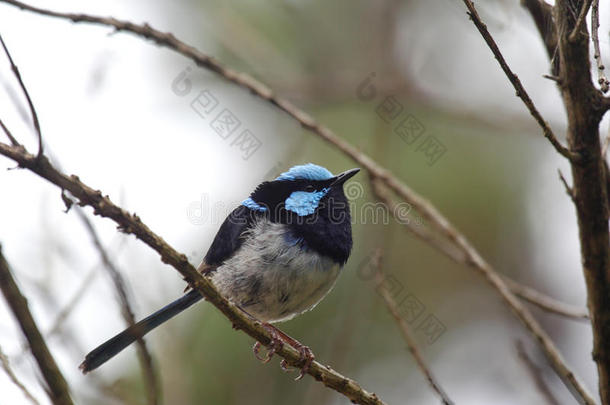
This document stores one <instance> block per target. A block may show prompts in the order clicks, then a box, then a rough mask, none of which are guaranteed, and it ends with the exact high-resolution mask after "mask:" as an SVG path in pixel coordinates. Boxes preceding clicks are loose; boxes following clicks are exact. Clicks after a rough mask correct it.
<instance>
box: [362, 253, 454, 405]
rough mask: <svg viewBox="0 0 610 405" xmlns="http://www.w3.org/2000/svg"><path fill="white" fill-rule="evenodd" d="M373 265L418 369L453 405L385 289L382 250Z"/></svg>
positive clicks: (391, 312)
mask: <svg viewBox="0 0 610 405" xmlns="http://www.w3.org/2000/svg"><path fill="white" fill-rule="evenodd" d="M372 265H373V267H374V268H375V283H376V286H377V287H378V291H379V292H380V293H381V297H382V298H383V300H384V301H385V304H386V307H387V308H388V311H389V312H390V314H391V315H392V317H393V318H394V321H395V322H396V324H397V325H398V328H399V329H400V332H401V333H402V337H403V339H404V340H405V342H406V343H407V347H408V348H409V352H411V355H412V356H413V358H414V359H415V363H416V364H417V367H418V368H419V370H420V371H421V373H422V374H423V375H424V377H425V378H426V381H427V382H428V385H430V388H432V390H433V391H434V392H435V393H436V395H437V396H438V397H439V398H440V400H441V402H442V403H443V404H444V405H453V401H452V400H451V399H450V398H449V396H448V395H447V394H446V393H445V391H444V390H443V388H442V387H441V385H440V384H439V382H438V381H437V379H436V378H435V377H434V375H433V374H432V371H430V368H429V367H428V365H427V364H426V361H425V360H424V356H423V354H422V353H421V351H420V350H419V348H418V346H417V342H416V341H415V338H414V337H413V335H412V334H411V328H410V327H409V325H408V324H407V322H406V321H405V320H404V318H403V317H402V316H400V311H399V310H398V305H397V304H396V301H394V298H392V296H391V295H390V292H389V290H388V289H387V288H383V282H384V280H385V278H384V275H383V271H382V270H381V250H379V249H377V251H376V252H375V254H374V256H373V258H372Z"/></svg>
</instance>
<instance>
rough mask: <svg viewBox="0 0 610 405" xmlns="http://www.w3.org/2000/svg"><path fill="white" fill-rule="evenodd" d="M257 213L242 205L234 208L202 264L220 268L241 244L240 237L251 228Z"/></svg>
mask: <svg viewBox="0 0 610 405" xmlns="http://www.w3.org/2000/svg"><path fill="white" fill-rule="evenodd" d="M256 215H257V213H256V212H255V211H253V210H251V209H249V208H247V207H245V206H243V205H240V206H239V207H237V208H235V209H234V210H233V212H231V213H230V214H229V216H227V218H226V219H225V221H224V222H223V223H222V225H221V226H220V229H219V230H218V233H217V234H216V236H215V237H214V241H213V242H212V245H211V246H210V249H209V250H208V253H207V254H206V255H205V257H204V259H203V262H204V263H205V264H206V265H207V266H212V267H217V266H220V265H221V264H222V263H223V262H224V261H225V260H227V259H228V258H229V257H231V256H232V255H233V253H234V252H235V251H236V250H237V249H239V247H240V246H241V244H242V243H243V241H244V240H243V238H242V235H243V233H244V232H245V231H247V230H248V229H250V228H251V227H252V224H253V223H254V220H255V218H256Z"/></svg>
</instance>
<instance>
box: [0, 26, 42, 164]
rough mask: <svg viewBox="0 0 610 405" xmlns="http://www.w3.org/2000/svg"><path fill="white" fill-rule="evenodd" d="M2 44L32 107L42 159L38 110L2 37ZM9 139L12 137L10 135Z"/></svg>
mask: <svg viewBox="0 0 610 405" xmlns="http://www.w3.org/2000/svg"><path fill="white" fill-rule="evenodd" d="M0 43H1V44H2V48H4V53H5V54H6V57H7V58H8V61H9V63H10V64H11V70H12V71H13V74H14V75H15V77H16V78H17V81H18V82H19V86H20V87H21V90H22V91H23V95H24V96H25V98H26V100H27V102H28V106H29V107H30V113H31V114H32V122H33V124H34V129H35V130H36V136H38V157H40V156H42V153H43V149H42V132H41V131H40V122H39V121H38V114H37V113H36V108H35V107H34V103H33V102H32V98H31V97H30V93H29V92H28V89H27V87H25V83H23V79H22V78H21V73H20V72H19V68H18V67H17V65H16V64H15V62H14V61H13V58H12V57H11V53H10V52H9V50H8V48H7V47H6V44H5V43H4V40H3V39H2V35H0ZM2 127H3V128H4V124H3V125H2ZM5 132H6V131H5ZM9 133H10V132H7V135H8V134H9ZM9 137H10V135H9ZM13 139H14V138H12V139H11V142H13ZM15 142H16V141H15ZM13 144H14V143H13Z"/></svg>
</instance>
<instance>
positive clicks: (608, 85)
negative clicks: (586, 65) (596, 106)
mask: <svg viewBox="0 0 610 405" xmlns="http://www.w3.org/2000/svg"><path fill="white" fill-rule="evenodd" d="M598 31H599V0H593V7H592V9H591V37H592V38H593V58H594V59H595V63H596V65H597V83H598V84H599V87H600V89H601V91H602V93H606V92H607V91H608V89H610V81H608V78H607V77H606V75H605V74H604V69H605V66H604V62H603V61H602V54H601V52H600V50H599V34H598Z"/></svg>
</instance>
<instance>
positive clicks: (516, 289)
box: [371, 180, 589, 321]
mask: <svg viewBox="0 0 610 405" xmlns="http://www.w3.org/2000/svg"><path fill="white" fill-rule="evenodd" d="M371 185H372V191H373V195H374V196H375V198H377V199H378V200H380V201H381V202H383V204H384V205H385V206H386V207H387V209H388V211H390V212H391V213H392V215H394V214H395V213H396V212H397V209H398V205H397V204H396V202H395V201H394V200H393V199H392V197H391V196H390V194H389V193H388V191H387V189H385V188H384V187H383V186H382V185H381V184H380V183H379V180H371ZM396 219H397V221H398V222H399V223H401V224H403V225H405V227H406V228H407V229H408V230H409V231H410V232H412V233H413V234H415V236H417V237H418V238H420V239H422V240H423V241H425V242H427V243H428V244H429V245H430V246H432V247H433V248H435V249H437V250H438V251H440V252H441V253H443V254H445V255H447V256H448V257H449V258H451V259H452V260H454V261H456V262H458V263H460V264H469V263H468V262H467V261H466V256H465V255H464V253H463V251H461V250H458V249H457V248H456V246H455V245H454V244H450V243H448V242H447V241H446V240H444V239H441V238H438V237H436V235H433V234H432V232H430V231H429V230H427V229H426V228H424V227H422V226H417V225H413V224H412V223H411V222H410V221H405V219H404V218H396ZM502 279H503V280H504V282H505V283H506V285H507V286H508V288H510V290H511V291H512V292H513V294H515V295H516V296H518V297H520V298H521V299H523V300H525V301H527V302H529V303H530V304H533V305H536V306H537V307H538V308H540V309H542V310H544V311H547V312H550V313H554V314H557V315H560V316H563V317H566V318H569V319H575V320H580V321H582V320H588V319H589V314H588V313H587V310H586V309H581V308H578V307H575V306H572V305H569V304H566V303H564V302H561V301H559V300H556V299H555V298H552V297H550V296H548V295H546V294H543V293H541V292H540V291H538V290H535V289H533V288H531V287H528V286H526V285H523V284H520V283H518V282H516V281H514V280H512V279H510V278H508V277H506V276H502Z"/></svg>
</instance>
